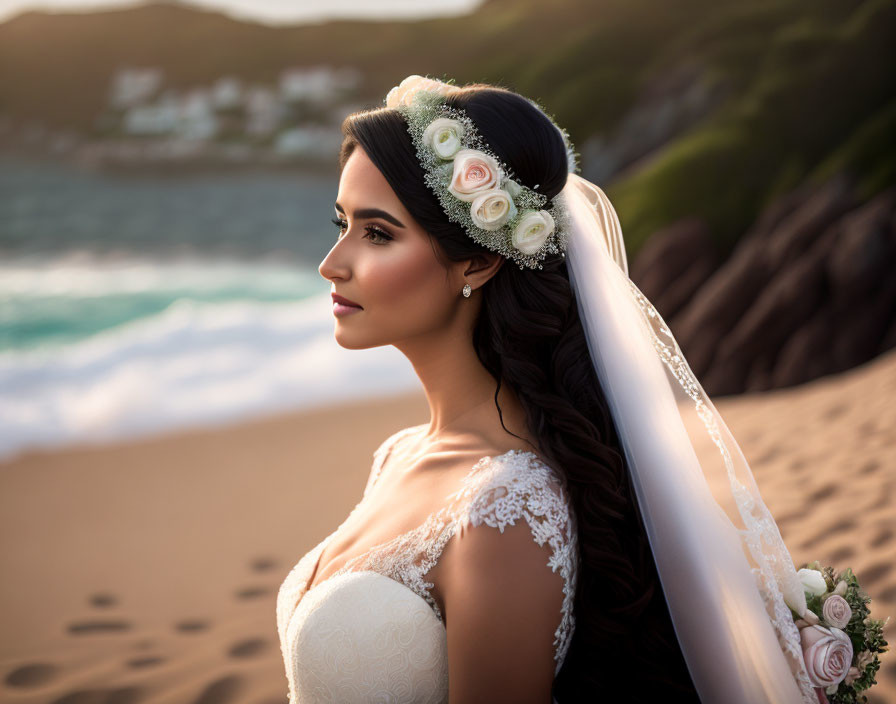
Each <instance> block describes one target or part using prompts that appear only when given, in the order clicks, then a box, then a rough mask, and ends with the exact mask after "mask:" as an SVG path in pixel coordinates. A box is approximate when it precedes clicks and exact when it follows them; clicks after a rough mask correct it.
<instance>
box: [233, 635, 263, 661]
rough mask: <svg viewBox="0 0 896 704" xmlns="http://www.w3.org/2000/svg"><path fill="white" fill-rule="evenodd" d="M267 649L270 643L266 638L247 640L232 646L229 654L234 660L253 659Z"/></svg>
mask: <svg viewBox="0 0 896 704" xmlns="http://www.w3.org/2000/svg"><path fill="white" fill-rule="evenodd" d="M267 649H268V642H267V641H266V640H265V639H264V638H246V639H244V640H241V641H237V642H236V643H234V644H233V645H231V646H230V650H228V651H227V654H228V655H229V656H230V657H232V658H251V657H255V656H256V655H259V654H261V653H263V652H265V651H266V650H267Z"/></svg>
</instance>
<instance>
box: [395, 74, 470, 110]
mask: <svg viewBox="0 0 896 704" xmlns="http://www.w3.org/2000/svg"><path fill="white" fill-rule="evenodd" d="M420 90H428V91H433V92H435V93H438V94H439V95H448V94H449V93H453V92H454V91H456V90H458V89H457V87H456V86H452V85H449V84H448V83H443V82H442V81H436V80H433V79H432V78H424V77H423V76H418V75H417V74H416V73H415V74H413V75H411V76H408V77H407V78H405V79H404V80H403V81H402V82H401V83H399V84H398V85H397V86H395V87H394V88H392V90H390V91H389V92H388V93H386V107H387V108H394V107H398V106H399V105H410V104H411V103H412V102H413V100H414V95H415V94H416V93H417V91H420Z"/></svg>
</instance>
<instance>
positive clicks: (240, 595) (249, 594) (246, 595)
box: [236, 587, 272, 601]
mask: <svg viewBox="0 0 896 704" xmlns="http://www.w3.org/2000/svg"><path fill="white" fill-rule="evenodd" d="M271 593H272V590H271V588H270V587H246V588H245V589H240V590H239V591H238V592H237V593H236V598H237V599H240V600H241V601H242V600H246V599H257V598H258V597H261V596H267V595H268V594H271Z"/></svg>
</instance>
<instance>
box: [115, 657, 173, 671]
mask: <svg viewBox="0 0 896 704" xmlns="http://www.w3.org/2000/svg"><path fill="white" fill-rule="evenodd" d="M163 662H165V658H160V657H158V656H156V655H150V656H147V657H145V658H134V659H133V660H128V661H127V662H126V663H125V664H126V665H127V666H128V667H130V668H133V669H135V670H139V669H142V668H144V667H152V666H153V665H161V664H162V663H163Z"/></svg>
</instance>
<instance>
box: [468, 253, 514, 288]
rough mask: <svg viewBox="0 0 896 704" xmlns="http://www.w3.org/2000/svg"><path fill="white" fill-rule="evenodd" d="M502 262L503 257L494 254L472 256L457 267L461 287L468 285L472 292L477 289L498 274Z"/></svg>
mask: <svg viewBox="0 0 896 704" xmlns="http://www.w3.org/2000/svg"><path fill="white" fill-rule="evenodd" d="M504 261H505V258H504V257H502V256H501V255H500V254H496V253H494V252H488V253H485V254H474V255H473V256H472V257H471V258H470V259H468V260H466V261H465V262H461V266H460V267H459V272H460V277H461V278H462V279H463V281H462V282H461V285H463V284H464V283H468V284H470V286H472V287H473V289H474V290H475V289H477V288H479V287H480V286H482V285H484V284H485V282H486V281H488V280H489V279H490V278H492V277H493V276H494V275H495V274H497V273H498V269H500V268H501V266H502V265H503V264H504Z"/></svg>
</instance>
